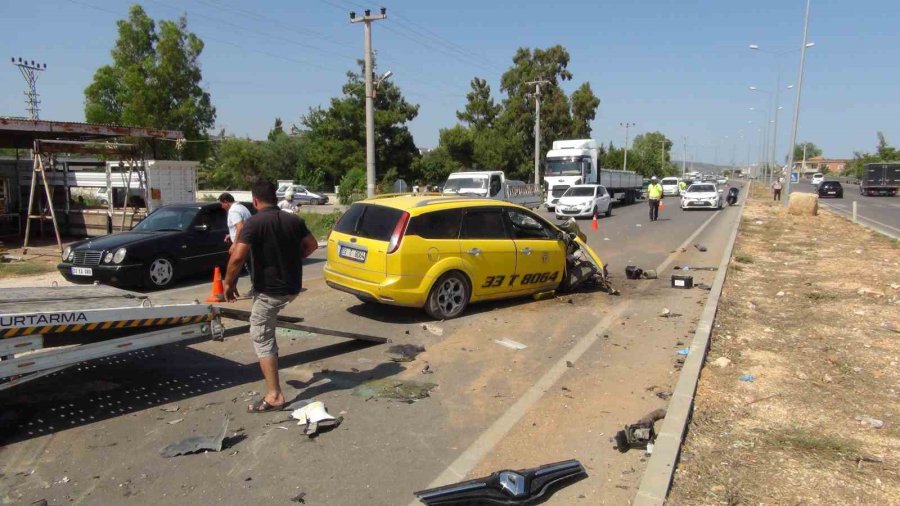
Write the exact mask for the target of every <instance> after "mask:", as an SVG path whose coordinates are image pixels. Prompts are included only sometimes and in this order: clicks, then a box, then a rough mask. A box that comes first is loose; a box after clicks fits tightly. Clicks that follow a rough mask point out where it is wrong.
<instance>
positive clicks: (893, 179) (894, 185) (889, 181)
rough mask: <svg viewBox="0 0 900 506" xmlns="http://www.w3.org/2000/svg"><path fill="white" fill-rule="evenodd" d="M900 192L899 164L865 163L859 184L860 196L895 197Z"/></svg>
mask: <svg viewBox="0 0 900 506" xmlns="http://www.w3.org/2000/svg"><path fill="white" fill-rule="evenodd" d="M897 190H900V162H890V163H867V164H866V165H865V167H864V168H863V177H862V179H861V180H860V182H859V194H860V195H890V196H891V197H893V196H894V195H897Z"/></svg>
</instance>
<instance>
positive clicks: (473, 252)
mask: <svg viewBox="0 0 900 506" xmlns="http://www.w3.org/2000/svg"><path fill="white" fill-rule="evenodd" d="M468 253H469V254H470V255H472V256H473V257H477V256H478V255H480V254H481V250H480V249H478V248H472V249H470V250H469V251H468Z"/></svg>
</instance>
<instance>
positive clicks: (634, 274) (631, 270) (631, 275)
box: [625, 265, 644, 279]
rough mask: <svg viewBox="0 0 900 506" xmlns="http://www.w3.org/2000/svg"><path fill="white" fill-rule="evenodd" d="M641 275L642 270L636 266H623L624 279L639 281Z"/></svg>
mask: <svg viewBox="0 0 900 506" xmlns="http://www.w3.org/2000/svg"><path fill="white" fill-rule="evenodd" d="M642 274H644V269H641V268H640V267H638V266H636V265H628V266H625V277H626V278H628V279H641V275H642Z"/></svg>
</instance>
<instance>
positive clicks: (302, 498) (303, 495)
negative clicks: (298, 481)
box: [291, 492, 306, 504]
mask: <svg viewBox="0 0 900 506" xmlns="http://www.w3.org/2000/svg"><path fill="white" fill-rule="evenodd" d="M291 502H296V503H300V504H306V492H300V493H299V494H297V495H295V496H294V497H291Z"/></svg>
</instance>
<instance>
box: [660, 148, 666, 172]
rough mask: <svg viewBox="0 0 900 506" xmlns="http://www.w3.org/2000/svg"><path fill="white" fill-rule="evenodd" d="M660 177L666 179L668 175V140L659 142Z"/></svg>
mask: <svg viewBox="0 0 900 506" xmlns="http://www.w3.org/2000/svg"><path fill="white" fill-rule="evenodd" d="M659 144H660V148H659V172H660V174H659V177H661V178H662V177H665V175H666V139H663V140H661V141H659Z"/></svg>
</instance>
